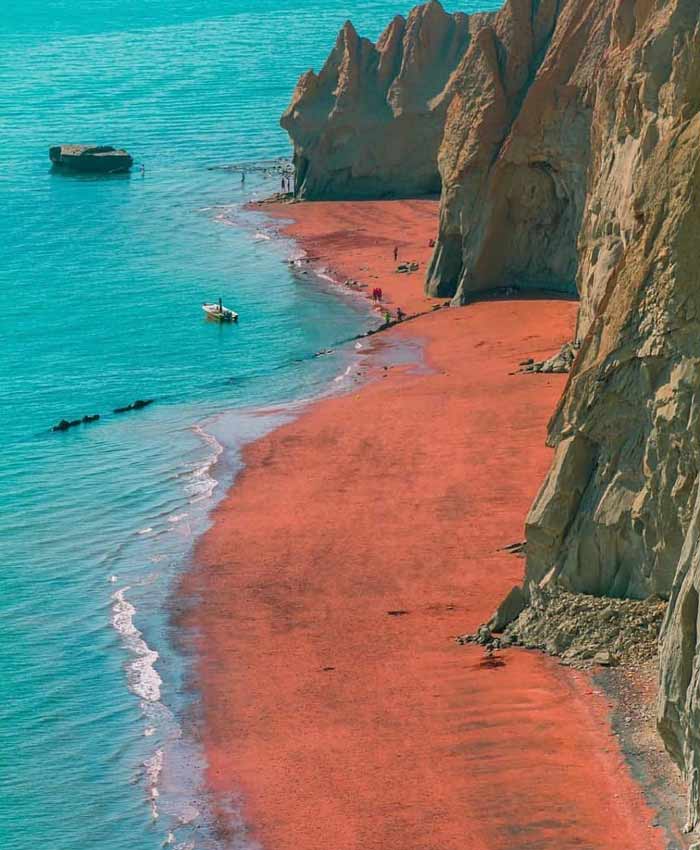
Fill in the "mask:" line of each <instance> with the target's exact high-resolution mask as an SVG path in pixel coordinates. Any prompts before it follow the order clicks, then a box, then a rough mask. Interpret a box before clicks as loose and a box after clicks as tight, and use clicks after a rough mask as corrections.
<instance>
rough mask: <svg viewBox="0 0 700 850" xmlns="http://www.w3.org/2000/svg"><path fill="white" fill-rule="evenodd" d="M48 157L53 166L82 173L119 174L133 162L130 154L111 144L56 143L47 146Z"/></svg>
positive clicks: (126, 169)
mask: <svg viewBox="0 0 700 850" xmlns="http://www.w3.org/2000/svg"><path fill="white" fill-rule="evenodd" d="M49 159H50V160H51V162H52V163H53V164H54V165H55V166H58V167H60V168H67V169H70V170H71V171H79V172H81V173H84V174H120V173H124V172H126V171H128V170H129V169H130V168H131V166H132V165H133V164H134V160H133V158H132V157H131V155H130V154H128V153H127V152H126V151H125V150H120V149H117V148H114V147H112V146H111V145H97V146H96V145H56V146H55V147H51V148H49Z"/></svg>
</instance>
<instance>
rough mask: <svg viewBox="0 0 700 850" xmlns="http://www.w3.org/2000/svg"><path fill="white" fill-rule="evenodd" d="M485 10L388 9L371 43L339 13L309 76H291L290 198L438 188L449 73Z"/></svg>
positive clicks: (287, 118) (287, 122)
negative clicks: (340, 23)
mask: <svg viewBox="0 0 700 850" xmlns="http://www.w3.org/2000/svg"><path fill="white" fill-rule="evenodd" d="M488 18H489V16H488V15H473V16H468V15H464V14H461V13H456V14H454V15H448V14H447V13H446V12H445V11H444V10H443V8H442V6H441V5H440V3H438V2H435V0H433V2H430V3H427V4H426V5H424V6H419V7H417V8H416V9H414V10H413V11H412V12H411V14H410V15H409V16H408V19H404V18H403V17H401V16H397V17H396V18H394V20H393V21H392V22H391V24H390V25H389V27H388V28H387V29H386V31H385V32H384V33H383V35H382V36H381V37H380V38H379V40H378V41H377V43H376V45H374V44H372V42H370V41H368V40H367V39H365V38H360V37H359V36H358V34H357V32H356V31H355V29H354V27H353V26H352V24H351V23H350V22H349V21H348V22H347V23H346V24H345V26H344V27H343V29H342V30H341V32H340V35H339V36H338V40H337V42H336V45H335V47H334V48H333V50H332V52H331V54H330V56H329V57H328V60H327V61H326V64H325V65H324V66H323V68H322V70H321V71H320V73H319V74H315V73H314V72H313V71H308V72H307V73H306V74H304V76H303V77H302V78H301V79H300V80H299V83H298V85H297V87H296V90H295V92H294V95H293V97H292V102H291V104H290V105H289V108H288V109H287V111H286V112H285V113H284V115H283V116H282V122H281V123H282V126H283V127H284V128H285V129H286V130H287V131H288V133H289V135H290V136H291V138H292V140H293V142H294V168H295V177H296V179H295V193H296V195H297V197H299V198H305V199H311V200H313V199H318V198H376V197H401V196H410V195H417V194H418V195H420V194H431V193H438V192H439V191H440V176H439V174H438V170H437V153H438V148H439V146H440V143H441V141H442V134H443V127H444V123H445V114H446V111H447V106H448V104H449V102H450V99H451V77H452V74H453V72H454V70H455V69H456V68H457V66H458V65H459V63H460V61H461V60H462V58H463V56H464V54H465V52H466V51H467V49H468V47H469V45H470V43H471V39H472V32H473V30H474V29H478V27H479V26H480V25H481V22H482V20H483V19H488Z"/></svg>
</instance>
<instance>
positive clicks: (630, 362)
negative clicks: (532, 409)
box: [283, 0, 700, 826]
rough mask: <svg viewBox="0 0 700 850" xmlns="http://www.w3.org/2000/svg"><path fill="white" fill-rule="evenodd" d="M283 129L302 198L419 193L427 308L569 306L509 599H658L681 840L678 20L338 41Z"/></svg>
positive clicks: (694, 123)
mask: <svg viewBox="0 0 700 850" xmlns="http://www.w3.org/2000/svg"><path fill="white" fill-rule="evenodd" d="M438 44H440V45H442V46H441V47H438ZM283 121H284V125H285V126H286V127H287V128H288V129H289V131H290V134H291V135H292V137H293V139H294V142H295V159H296V169H297V194H298V195H299V196H300V197H308V198H316V197H340V196H343V197H380V196H385V195H386V196H389V195H403V194H406V195H408V194H415V193H422V192H430V191H435V190H437V189H438V188H440V189H441V210H440V223H439V237H438V240H437V244H436V247H435V253H434V256H433V260H432V263H431V266H430V269H429V272H428V276H427V281H426V287H427V290H428V292H429V293H430V294H433V295H439V296H442V297H451V298H454V300H455V302H456V303H466V302H468V301H469V300H470V299H471V298H473V297H476V296H477V295H478V294H479V293H481V292H483V291H488V290H490V289H494V288H499V287H505V286H517V287H520V288H521V289H523V290H528V289H550V290H569V291H571V292H578V294H579V296H580V309H579V315H578V322H577V328H576V341H577V344H578V345H579V346H580V347H579V348H578V354H577V356H576V359H575V362H574V364H573V368H572V371H571V374H570V376H569V381H568V383H567V386H566V389H565V391H564V394H563V397H562V399H561V401H560V403H559V405H558V408H557V410H556V411H555V412H554V415H553V417H552V420H551V423H550V429H549V441H550V443H551V445H552V446H553V447H554V448H555V454H554V459H553V463H552V466H551V469H550V471H549V474H548V476H547V478H546V480H545V482H544V483H543V485H542V488H541V490H540V492H539V495H538V496H537V498H536V500H535V503H534V505H533V507H532V510H531V512H530V514H529V516H528V518H527V524H526V531H527V562H526V578H527V582H543V581H550V580H552V579H556V581H557V582H559V583H560V584H561V585H562V586H563V587H564V588H568V589H570V590H572V591H578V592H586V593H589V594H594V595H610V596H621V597H632V598H638V599H641V598H645V597H647V596H649V595H651V594H658V595H660V596H662V597H664V598H668V599H669V606H668V614H667V618H666V622H665V624H664V628H663V630H662V635H661V678H660V683H661V686H660V693H659V729H660V732H661V734H662V737H663V739H664V742H665V744H666V746H667V748H668V750H669V752H670V754H671V756H672V757H673V758H674V760H675V761H676V762H677V763H678V765H679V766H680V767H681V768H682V769H683V771H684V772H685V775H686V777H687V779H688V782H689V792H690V793H689V824H690V825H691V826H692V825H694V824H696V823H697V822H698V812H699V802H700V652H699V651H698V643H699V637H698V636H699V634H700V613H699V610H700V606H699V603H698V599H699V598H700V494H699V492H698V472H699V470H700V3H698V0H509V2H507V3H506V5H505V6H504V7H503V9H502V10H501V11H500V12H498V13H496V14H493V15H480V16H473V17H472V18H466V17H465V16H460V15H447V14H446V13H444V11H443V10H442V9H441V8H440V7H439V6H438V5H437V4H435V3H432V4H428V5H427V6H423V7H419V8H418V9H417V10H415V11H414V12H413V13H412V15H411V16H410V17H409V19H408V21H407V22H404V21H403V20H402V19H400V18H398V19H396V20H395V21H394V22H393V23H392V25H391V26H390V27H389V29H388V30H387V32H386V33H385V34H384V36H382V38H381V39H380V41H379V42H378V44H377V45H376V46H374V45H371V44H370V43H369V42H366V41H363V40H362V39H359V38H358V37H357V35H356V33H355V32H354V30H352V28H351V27H349V26H346V28H345V29H344V30H343V32H342V33H341V36H340V39H339V41H338V43H337V45H336V47H335V49H334V51H333V53H332V54H331V57H330V58H329V60H328V62H327V64H326V66H325V67H324V69H323V71H322V72H321V74H320V75H319V76H315V75H313V74H308V75H306V76H305V77H304V78H303V79H302V81H301V82H300V84H299V87H298V88H297V91H296V93H295V96H294V100H293V102H292V105H291V106H290V108H289V110H288V112H287V113H286V114H285V117H284V119H283ZM523 415H526V414H525V412H524V414H523Z"/></svg>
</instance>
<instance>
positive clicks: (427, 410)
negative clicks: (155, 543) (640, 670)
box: [183, 201, 665, 850]
mask: <svg viewBox="0 0 700 850" xmlns="http://www.w3.org/2000/svg"><path fill="white" fill-rule="evenodd" d="M430 204H432V205H433V208H430V207H429V206H426V205H430ZM436 209H437V204H436V203H435V202H432V201H423V202H421V201H390V202H347V203H344V202H333V203H328V204H313V205H309V204H307V205H280V206H279V207H278V208H271V207H270V206H266V207H265V212H266V213H267V214H270V213H272V214H273V216H275V217H277V218H283V219H292V220H293V223H292V224H291V225H285V226H284V233H285V235H287V236H292V237H293V238H296V239H297V240H299V241H300V243H301V244H302V247H303V248H304V249H305V251H306V254H307V256H309V255H310V256H313V257H314V258H315V259H316V257H318V260H319V261H321V260H323V261H328V262H331V263H332V265H333V271H334V272H337V273H338V279H343V278H344V277H345V278H357V279H363V280H366V281H367V282H368V283H369V284H370V285H374V281H377V282H378V283H379V285H381V286H382V288H383V289H384V290H385V293H386V294H387V295H388V298H389V299H390V303H393V304H396V305H397V306H401V307H404V305H406V307H404V309H405V310H406V311H407V312H412V310H413V309H414V308H415V307H421V308H422V309H425V306H426V302H428V303H438V304H439V303H442V302H443V301H444V299H427V298H426V297H425V296H423V295H422V286H421V285H422V269H423V265H424V262H425V261H426V258H427V255H429V253H430V250H431V249H430V247H429V245H428V238H429V234H430V229H431V228H432V229H433V230H434V227H435V224H436ZM331 211H332V215H330V214H329V213H331ZM430 235H432V234H430ZM392 243H394V244H399V245H400V250H401V251H403V250H404V249H408V247H409V246H410V248H411V259H414V258H415V259H416V260H417V261H418V262H419V263H420V266H421V271H420V272H418V273H417V274H413V275H405V276H398V275H396V274H394V273H393V270H392V257H391V246H392ZM400 259H401V255H400ZM399 299H400V303H399ZM416 311H417V310H416ZM574 315H575V306H574V305H573V304H572V303H571V302H566V301H561V300H554V299H553V300H547V299H541V298H540V299H527V298H521V299H518V300H515V301H506V300H495V301H485V302H480V303H476V304H472V305H470V306H469V307H467V308H463V309H461V310H447V311H439V312H436V313H435V314H434V315H426V316H425V317H422V318H421V319H420V321H419V322H418V321H416V322H412V323H411V326H410V327H396V328H392V329H391V330H390V331H389V333H391V334H392V336H393V337H394V338H397V339H401V338H402V337H406V338H414V339H415V337H416V336H419V337H420V338H421V339H422V340H423V341H424V342H425V349H424V350H425V357H426V362H427V363H428V365H429V367H430V372H429V374H427V375H426V374H420V375H416V374H406V370H403V369H401V368H391V367H390V368H387V369H386V370H383V372H384V374H382V375H381V377H379V378H377V379H376V380H374V381H373V382H368V383H366V384H365V385H364V386H363V387H362V388H361V389H360V390H359V392H356V393H353V392H350V393H346V394H344V395H340V396H337V397H331V398H327V399H324V400H321V401H319V402H314V403H312V404H311V405H310V407H309V408H308V409H307V410H306V411H305V412H303V413H302V415H301V416H300V418H299V419H297V420H295V421H294V422H292V423H290V424H288V425H284V426H282V427H281V428H279V429H277V430H275V431H273V432H272V433H271V434H269V435H267V436H266V437H264V438H263V439H262V440H259V441H256V442H254V443H252V444H249V445H248V446H246V448H245V450H244V452H243V460H244V468H243V471H242V473H241V474H240V475H239V476H238V478H237V480H236V482H235V483H234V486H233V488H232V489H231V490H230V491H229V493H228V495H227V496H225V497H224V499H223V500H222V501H221V502H220V503H219V506H218V507H217V508H216V510H215V511H214V514H213V516H212V520H213V526H212V528H211V529H210V531H208V532H207V533H206V534H205V536H204V538H203V539H202V540H200V542H199V543H198V545H197V547H196V551H195V566H194V567H193V569H192V570H191V572H190V573H189V574H188V575H187V576H186V578H185V580H184V582H183V592H184V596H185V599H186V600H189V601H190V602H191V603H192V604H189V605H188V606H187V609H186V611H185V613H184V623H185V625H186V626H187V627H188V630H191V631H192V632H193V633H195V634H196V635H197V638H196V644H197V652H198V658H197V659H195V664H196V665H197V668H198V686H199V688H200V690H201V692H202V698H203V704H204V705H203V712H204V725H203V727H202V730H201V733H202V740H203V744H204V748H205V751H206V753H207V757H208V768H207V773H206V778H207V783H208V786H209V789H210V791H211V792H212V795H213V797H214V799H215V800H216V801H217V803H218V804H219V812H220V814H221V826H222V830H223V832H224V833H225V838H228V839H232V838H233V837H234V836H237V837H239V838H240V837H241V836H242V835H251V836H252V838H253V839H255V840H256V841H259V842H260V843H261V844H262V846H263V847H266V848H270V850H271V848H273V847H274V848H275V850H286V848H289V850H291V848H295V850H316V848H318V850H321V848H322V847H323V848H324V850H326V848H327V847H329V846H337V847H339V848H342V850H350V848H355V847H357V848H358V850H359V848H360V847H362V848H363V850H365V848H376V849H377V850H389V848H391V847H394V846H395V847H397V848H398V847H410V848H421V850H422V848H425V850H428V848H430V850H432V848H434V847H435V848H437V847H440V848H441V850H448V849H449V848H452V847H454V848H455V850H456V848H457V847H460V848H463V847H464V846H467V847H469V848H470V849H471V848H473V850H477V848H478V850H481V848H483V850H496V849H497V848H500V847H504V848H505V847H507V846H508V847H512V846H513V842H514V841H516V842H518V846H523V847H532V848H535V847H536V848H538V850H545V848H547V847H561V846H574V844H579V845H580V846H586V847H595V848H598V847H600V848H607V847H610V848H613V847H615V848H617V847H619V846H635V847H640V848H648V850H651V848H657V847H658V848H661V847H662V846H665V845H664V842H663V838H662V835H661V833H660V831H659V830H658V829H655V828H653V827H651V826H650V824H651V822H652V820H653V818H654V816H653V812H652V811H651V810H650V809H649V808H648V806H647V805H646V803H645V802H644V800H643V796H642V792H641V789H640V788H639V787H638V786H637V785H636V784H635V782H634V781H633V780H632V778H631V775H630V773H629V770H628V768H627V766H626V765H625V764H624V762H623V757H622V753H621V751H620V749H619V748H618V747H617V744H616V742H615V741H614V739H611V738H610V735H611V734H612V733H611V731H610V720H609V712H608V704H607V700H606V699H605V698H604V697H603V695H602V693H601V692H600V690H599V689H598V688H597V687H596V686H595V685H593V684H592V682H591V679H590V677H588V676H587V675H585V674H582V673H576V672H573V671H570V670H563V669H562V668H560V667H559V666H558V665H557V664H556V662H554V661H553V660H552V659H548V658H545V657H544V656H540V655H537V654H535V653H526V652H517V651H511V652H509V653H508V654H507V655H506V656H504V660H505V663H504V665H503V667H501V666H500V665H498V666H496V667H493V668H490V667H489V666H488V665H485V664H484V660H483V659H482V658H481V657H480V650H479V649H477V648H475V647H458V646H457V645H456V644H454V642H453V640H452V638H453V637H454V636H455V635H457V634H459V633H461V632H463V631H466V630H468V629H470V628H474V627H475V626H476V625H478V624H479V623H480V622H483V621H484V620H485V619H487V618H488V616H489V615H490V614H491V612H492V610H493V608H495V605H496V604H497V603H498V602H499V601H500V598H501V597H502V596H503V595H504V594H505V593H506V592H507V591H508V590H509V589H510V587H511V586H512V585H513V584H515V583H517V582H518V581H519V579H520V578H521V574H522V561H520V560H519V559H517V558H515V557H513V556H512V555H508V554H505V553H503V552H499V551H497V550H498V549H499V548H501V547H502V546H504V545H508V544H509V543H512V542H513V541H514V540H517V539H521V535H522V523H523V520H524V517H525V513H526V511H527V508H528V507H529V504H530V502H531V501H532V498H533V497H534V495H535V493H536V490H537V488H538V487H539V484H540V482H541V480H542V478H543V475H544V471H545V469H546V466H547V464H548V462H549V457H550V451H549V449H546V448H545V447H544V436H545V425H546V421H547V419H548V418H549V415H550V414H551V411H552V410H553V409H554V404H555V402H556V399H557V398H558V395H559V393H560V392H561V389H562V388H563V384H564V380H565V378H564V377H563V376H555V375H547V376H543V375H534V376H533V375H523V374H517V375H513V374H512V370H513V369H515V368H517V363H518V361H519V360H520V359H523V357H529V356H535V357H537V356H539V355H540V354H544V355H545V356H547V355H549V354H551V353H552V352H553V351H555V350H557V349H558V348H559V346H560V345H561V343H562V342H564V341H565V340H566V339H567V338H568V335H569V334H570V330H571V327H572V325H573V318H574ZM509 372H510V373H511V374H509ZM433 429H434V430H433ZM433 433H434V436H432V435H433ZM331 455H332V456H333V458H334V463H333V464H329V462H328V458H329V456H331ZM436 469H439V470H440V471H441V475H436V473H435V471H436ZM397 494H399V495H400V498H399V499H397ZM194 600H197V602H196V604H194ZM329 789H331V790H330V793H329ZM495 789H496V790H495ZM231 799H241V800H242V801H243V802H242V818H243V820H242V823H241V822H236V821H237V819H236V818H232V817H230V816H227V815H226V814H225V810H226V808H227V802H228V801H230V800H231ZM467 835H471V841H470V842H468V843H467V844H466V845H465V836H467ZM567 841H568V842H569V843H568V844H567Z"/></svg>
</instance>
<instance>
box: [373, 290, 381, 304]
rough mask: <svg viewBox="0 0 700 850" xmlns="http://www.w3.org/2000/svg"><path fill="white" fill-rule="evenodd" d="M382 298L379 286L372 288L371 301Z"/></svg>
mask: <svg viewBox="0 0 700 850" xmlns="http://www.w3.org/2000/svg"><path fill="white" fill-rule="evenodd" d="M381 300H382V290H381V287H379V286H375V287H374V289H373V290H372V301H374V302H375V303H376V302H378V301H381Z"/></svg>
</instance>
